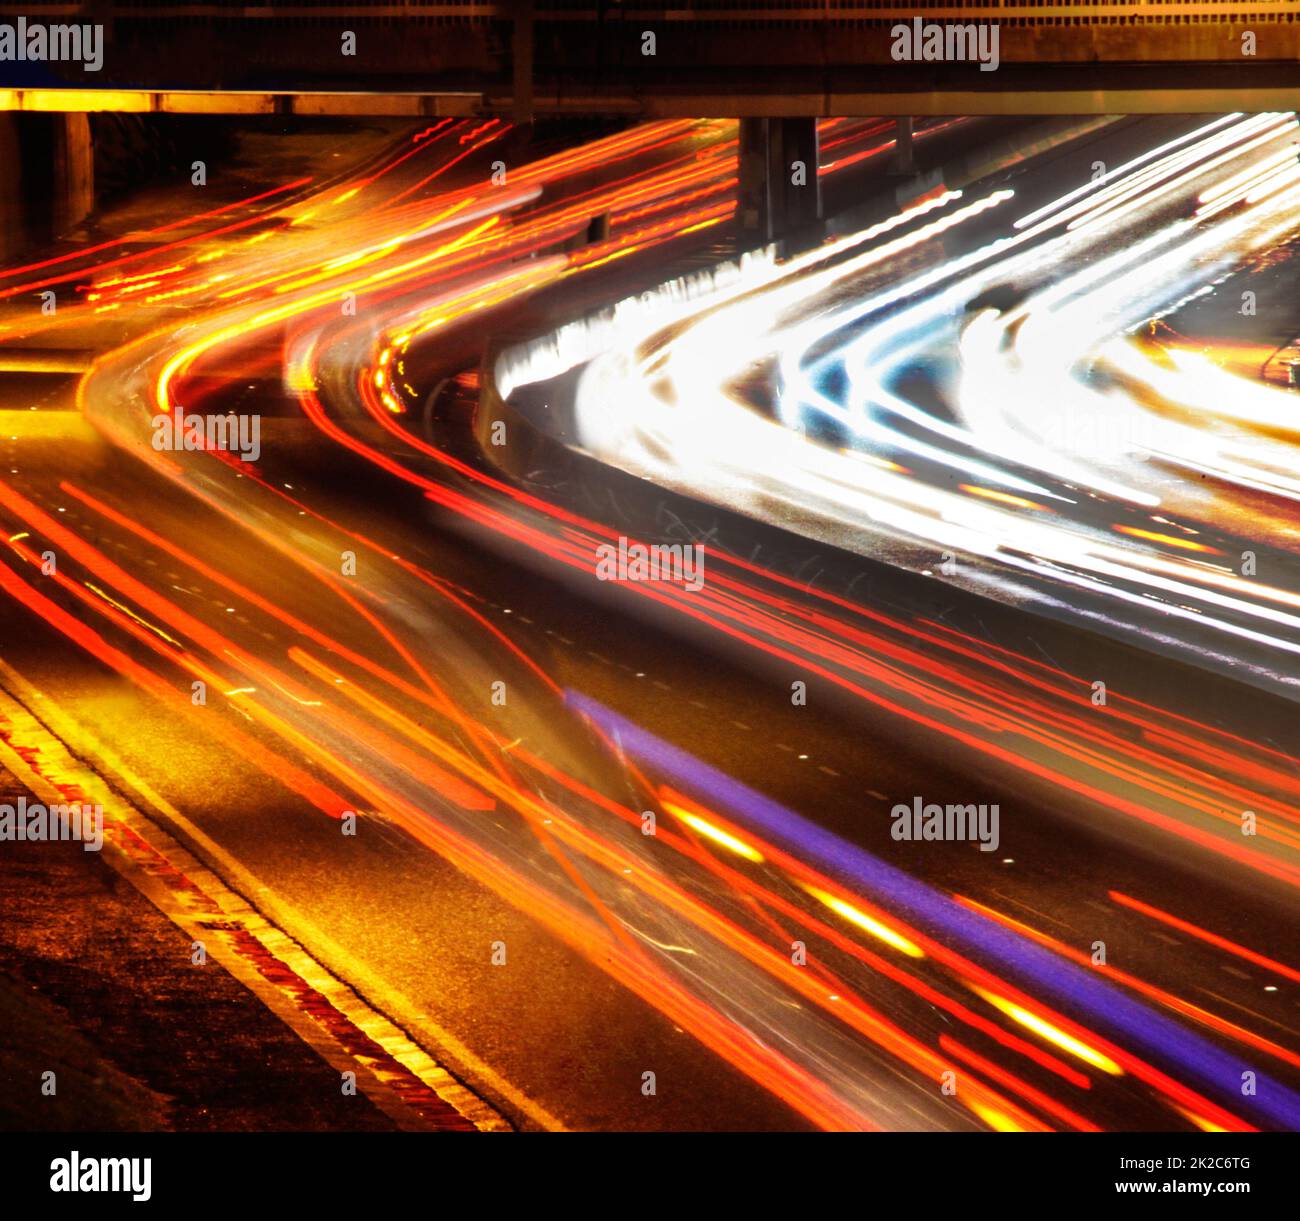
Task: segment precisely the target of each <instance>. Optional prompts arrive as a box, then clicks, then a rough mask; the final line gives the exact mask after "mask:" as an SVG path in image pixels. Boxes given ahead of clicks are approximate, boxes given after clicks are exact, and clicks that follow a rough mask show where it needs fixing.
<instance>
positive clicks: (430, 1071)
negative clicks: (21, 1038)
mask: <svg viewBox="0 0 1300 1221" xmlns="http://www.w3.org/2000/svg"><path fill="white" fill-rule="evenodd" d="M0 683H2V684H3V685H2V686H0V723H3V722H6V721H7V722H8V723H9V724H11V725H15V726H21V728H22V730H23V733H24V738H25V739H28V738H30V740H31V742H32V743H34V744H36V745H37V746H38V748H39V749H38V752H37V754H38V757H39V758H43V759H49V760H51V761H52V762H53V763H55V764H56V765H57V767H56V771H57V774H59V775H66V776H68V777H71V778H75V780H74V781H73V783H75V785H76V787H77V788H78V789H80V790H81V792H82V793H84V794H85V799H86V800H89V801H91V802H92V803H95V804H101V805H103V806H104V808H105V816H104V845H105V851H104V859H105V861H106V863H108V864H110V865H111V866H112V867H113V868H114V869H115V870H116V871H117V872H118V873H120V874H121V875H122V876H123V877H124V878H126V879H127V880H128V881H130V882H131V883H132V885H134V886H135V887H136V888H137V889H138V890H139V891H140V892H141V893H142V894H143V895H144V896H145V897H146V898H148V899H149V900H150V901H151V902H152V903H153V904H154V905H155V906H156V907H157V908H158V909H159V910H160V911H161V912H162V913H163V914H164V915H166V916H167V917H168V918H169V919H170V920H172V922H173V923H175V924H176V925H177V926H178V927H180V928H181V929H182V930H184V931H185V932H186V933H187V935H189V936H190V939H191V940H198V941H203V942H204V944H205V945H206V947H207V948H208V952H209V953H210V954H211V955H212V957H213V958H214V959H216V960H217V961H218V962H219V963H221V965H222V966H223V967H224V968H225V969H226V970H227V971H228V972H229V973H230V974H231V975H232V976H234V977H235V978H236V979H237V980H239V982H240V983H242V984H243V985H244V986H245V987H247V988H248V989H249V990H250V991H251V992H253V993H254V995H256V996H257V997H258V998H259V999H260V1000H261V1001H262V1002H263V1003H264V1004H265V1005H266V1006H267V1007H268V1008H269V1009H270V1010H271V1011H272V1012H273V1013H275V1014H276V1016H277V1017H279V1018H280V1019H281V1020H282V1021H284V1022H285V1023H286V1025H288V1026H289V1027H290V1028H291V1029H292V1030H293V1031H294V1032H295V1033H296V1034H297V1035H298V1036H299V1037H300V1038H301V1039H303V1041H304V1042H306V1043H307V1044H308V1046H310V1047H312V1048H313V1049H314V1050H315V1051H316V1052H317V1053H318V1054H319V1055H320V1056H321V1057H322V1058H323V1059H324V1060H325V1061H326V1062H327V1063H329V1064H330V1065H331V1066H332V1067H334V1068H336V1069H337V1070H339V1071H340V1072H342V1071H346V1070H351V1071H354V1072H356V1073H357V1081H358V1087H359V1088H360V1089H361V1090H362V1091H363V1092H364V1093H365V1094H366V1096H367V1097H368V1098H369V1099H370V1100H371V1101H372V1102H374V1103H375V1105H376V1106H378V1107H379V1108H380V1109H381V1110H383V1111H384V1112H385V1113H386V1114H387V1115H389V1117H390V1118H391V1119H393V1121H394V1122H395V1123H396V1124H397V1125H398V1126H399V1127H402V1128H407V1129H411V1130H416V1131H428V1130H444V1129H447V1128H450V1127H456V1126H472V1127H474V1128H477V1129H478V1130H480V1131H489V1132H490V1131H509V1130H510V1127H511V1125H510V1124H509V1122H508V1121H507V1120H506V1119H505V1118H504V1116H502V1115H501V1113H500V1112H498V1111H497V1110H496V1109H494V1108H493V1107H492V1106H491V1105H490V1104H489V1103H488V1102H486V1101H485V1100H484V1099H482V1098H480V1097H479V1096H478V1095H477V1094H475V1093H473V1092H472V1091H471V1090H469V1089H468V1088H467V1087H466V1086H465V1085H463V1084H462V1083H461V1082H460V1081H458V1080H457V1079H456V1078H455V1077H454V1076H452V1075H451V1073H450V1072H448V1071H447V1069H446V1068H444V1067H443V1066H442V1065H441V1064H440V1063H439V1062H438V1061H437V1060H435V1059H434V1058H433V1057H432V1056H431V1055H430V1054H429V1053H428V1052H427V1051H426V1050H425V1049H424V1048H423V1047H422V1046H420V1044H418V1043H416V1042H415V1041H414V1040H412V1039H411V1038H410V1037H409V1036H408V1035H407V1034H406V1033H405V1031H404V1030H403V1029H402V1028H401V1027H400V1026H398V1025H396V1024H395V1023H394V1022H392V1021H390V1020H389V1018H387V1017H386V1016H385V1015H384V1014H383V1013H381V1012H379V1011H378V1010H377V1009H375V1008H373V1007H372V1006H371V1005H370V1004H368V1003H367V1002H366V1001H365V1000H363V999H362V997H361V996H360V995H359V994H358V993H357V992H356V991H354V990H353V989H352V988H351V987H349V986H348V985H347V984H345V983H343V982H342V980H341V979H340V978H339V977H338V976H336V975H334V974H333V973H331V972H330V971H329V970H328V969H327V968H326V967H324V966H323V965H322V963H321V961H320V960H319V959H318V958H316V957H315V956H313V955H312V954H310V953H309V952H308V950H307V948H306V944H313V945H317V946H323V947H327V951H328V954H327V956H328V957H329V958H330V960H331V961H333V962H335V963H336V964H339V967H340V971H341V972H342V973H343V974H346V975H347V976H349V977H351V978H353V979H356V980H358V981H359V984H360V986H361V987H362V988H364V989H365V990H366V991H367V992H368V993H370V994H372V995H376V996H378V997H379V1001H380V1003H382V1004H384V1005H385V1007H386V1008H388V1009H389V1010H390V1011H391V1012H394V1013H397V1014H400V1015H403V1016H402V1020H403V1021H404V1022H406V1024H408V1025H410V1026H412V1027H414V1028H415V1029H416V1030H417V1031H420V1032H422V1033H425V1034H426V1037H429V1036H432V1037H430V1042H431V1043H432V1044H433V1045H434V1046H436V1047H438V1048H439V1050H440V1054H443V1055H444V1058H448V1059H452V1060H455V1061H456V1062H457V1063H458V1064H460V1065H462V1066H463V1067H464V1070H465V1071H466V1072H467V1073H468V1074H469V1075H472V1076H475V1077H476V1078H477V1079H478V1080H480V1081H482V1082H483V1084H484V1085H485V1087H486V1088H487V1089H488V1090H489V1091H492V1092H494V1093H496V1094H497V1095H498V1096H499V1097H501V1098H503V1099H505V1100H506V1101H507V1102H508V1103H509V1104H510V1105H512V1106H514V1107H515V1108H517V1110H518V1111H519V1112H520V1113H521V1114H524V1115H526V1116H527V1117H528V1118H529V1119H530V1120H532V1121H533V1122H534V1123H536V1124H537V1125H538V1126H540V1127H546V1128H551V1129H560V1128H562V1127H563V1124H561V1123H560V1121H559V1120H557V1119H556V1118H555V1117H554V1116H552V1115H550V1114H549V1112H547V1111H546V1110H545V1109H544V1108H542V1107H541V1106H539V1105H538V1104H537V1103H535V1102H533V1101H532V1100H531V1099H529V1098H527V1097H526V1096H525V1095H523V1094H522V1093H521V1092H520V1091H518V1090H516V1089H515V1088H514V1087H513V1086H511V1085H510V1084H509V1083H508V1082H506V1081H505V1080H504V1079H503V1078H501V1077H500V1076H499V1075H498V1074H497V1073H495V1072H494V1071H493V1070H492V1069H491V1068H489V1067H488V1065H486V1064H485V1063H483V1062H482V1061H480V1060H479V1059H478V1057H477V1056H475V1055H474V1054H473V1052H471V1051H470V1050H469V1049H468V1048H466V1047H464V1046H463V1045H462V1044H461V1043H460V1042H459V1040H457V1039H456V1038H455V1037H454V1036H453V1035H451V1034H450V1033H449V1032H447V1031H444V1030H442V1029H441V1028H440V1027H439V1026H438V1025H437V1024H436V1023H434V1022H433V1021H432V1020H430V1019H429V1018H428V1017H427V1015H425V1014H423V1013H421V1012H420V1010H419V1009H418V1007H417V1006H415V1005H414V1004H412V1003H411V1002H410V1001H408V1000H406V999H405V998H404V997H402V996H401V994H400V993H398V992H397V991H396V990H394V989H391V988H388V987H387V986H385V985H383V984H382V983H381V982H380V981H378V980H377V979H375V977H374V976H373V975H372V973H371V972H370V971H369V970H368V969H366V968H365V967H364V966H362V965H361V964H360V963H357V962H355V961H354V960H353V959H352V958H351V956H350V955H349V954H347V953H346V951H344V950H343V949H342V948H341V947H339V946H337V945H336V944H335V943H334V942H333V941H331V939H330V938H328V937H327V936H325V935H324V934H323V933H321V932H320V931H319V930H318V929H316V928H315V926H314V925H313V924H312V923H311V922H310V921H309V920H307V919H305V918H304V917H302V916H301V915H299V914H298V913H297V912H296V911H295V910H294V909H293V908H292V907H291V906H290V905H288V904H285V903H283V902H281V901H280V900H278V899H276V898H275V896H274V895H273V893H272V892H271V891H270V890H269V889H268V888H267V887H266V886H264V885H262V884H260V883H259V882H258V880H257V878H256V877H255V875H253V874H252V873H251V872H250V871H249V870H248V869H247V868H246V867H245V866H243V865H242V864H240V863H239V862H238V861H237V860H236V859H235V858H234V857H232V856H231V855H230V854H229V853H227V852H226V851H225V850H224V849H223V848H221V847H220V845H218V844H216V843H215V842H214V841H213V840H212V839H211V838H210V837H208V836H207V835H205V834H204V833H203V832H202V831H201V830H200V829H199V828H198V827H197V826H195V825H194V824H193V823H192V822H190V821H189V820H188V819H187V818H186V817H185V816H184V815H183V814H181V813H180V811H179V810H177V809H176V808H175V807H174V806H172V805H171V804H170V803H169V802H168V801H167V800H166V799H165V798H163V797H162V796H160V795H159V794H157V793H155V792H154V791H153V790H152V789H151V788H150V787H149V785H148V783H147V782H146V781H144V780H143V779H141V778H140V777H138V776H136V775H135V774H134V773H133V772H132V771H131V769H130V768H129V767H127V765H126V764H125V763H124V762H123V761H122V760H121V759H120V758H119V757H118V756H117V755H116V754H115V753H114V752H113V751H112V750H111V749H110V748H108V747H107V746H105V745H104V744H103V743H102V742H100V741H98V740H97V739H96V738H95V737H94V736H93V735H92V734H90V733H89V732H87V731H86V730H85V729H84V728H82V727H81V726H80V725H79V724H78V723H77V722H76V721H75V720H74V719H73V718H71V717H70V716H69V715H68V714H67V713H65V712H64V711H63V710H62V709H60V708H59V706H58V705H57V704H56V703H55V702H54V701H53V700H52V699H50V697H49V696H47V695H45V694H44V693H42V692H39V691H37V690H36V689H35V688H34V687H32V686H31V684H29V683H28V682H27V680H26V679H24V678H23V677H22V676H21V675H20V674H19V673H18V672H17V671H15V670H13V668H12V667H10V666H9V665H8V664H6V663H5V662H3V661H0ZM34 708H39V709H40V715H39V716H38V715H37V714H36V713H35V712H34V711H33V709H34ZM65 737H67V738H71V740H73V741H76V742H78V743H79V744H84V745H85V746H87V747H89V749H90V753H91V754H93V755H94V756H95V758H96V761H97V763H98V764H99V765H100V766H101V767H103V768H104V771H105V773H106V774H107V775H110V776H112V777H113V778H114V780H115V781H117V782H118V783H119V786H120V788H121V789H122V790H123V791H118V790H117V789H115V788H112V787H110V786H109V784H108V783H107V782H106V781H105V780H103V779H101V777H100V775H99V773H98V772H96V771H93V770H91V769H90V768H89V767H87V766H86V765H85V764H83V763H82V762H81V761H80V760H78V759H76V758H74V757H73V756H72V755H71V754H70V753H69V752H68V750H67V749H66V748H65V747H64V745H63V738H65ZM25 744H26V743H25ZM0 762H2V763H3V764H4V765H5V766H6V767H7V768H8V769H9V770H10V771H11V772H12V773H13V774H14V775H15V776H16V777H17V778H18V779H19V780H21V781H22V783H24V784H26V785H27V786H28V787H29V788H30V789H31V790H32V792H33V793H35V794H36V795H37V796H38V797H40V798H41V800H42V801H45V802H47V803H53V802H64V801H68V800H70V799H71V800H75V798H69V797H67V796H65V795H63V794H62V793H61V792H60V791H59V789H58V787H57V785H56V784H55V782H53V781H52V780H50V779H49V778H48V777H46V776H44V775H42V774H41V773H40V772H37V771H35V770H34V769H33V767H32V765H31V764H30V763H29V762H28V761H27V760H25V759H24V758H23V756H22V755H20V754H18V753H17V752H16V751H15V750H13V749H12V748H11V747H10V746H9V745H8V744H7V743H6V742H5V741H4V740H3V739H0ZM127 797H130V798H131V799H136V800H140V802H141V804H143V805H145V806H148V807H152V808H153V809H154V810H156V811H157V812H158V813H159V814H161V815H162V816H163V817H164V818H165V819H166V820H168V821H169V822H170V823H171V824H172V825H174V826H175V827H177V828H178V829H180V830H181V831H182V832H183V833H184V834H185V835H186V836H188V837H191V838H192V839H193V841H194V842H195V843H196V844H197V845H198V846H200V847H201V849H202V850H203V851H204V852H205V853H207V854H209V855H210V856H211V857H212V858H213V859H214V860H215V861H216V863H217V864H218V866H219V867H220V868H222V869H223V870H224V871H226V872H227V874H228V876H230V877H231V878H232V880H233V881H234V882H235V884H237V885H239V886H241V887H242V889H243V890H244V891H245V893H247V894H251V895H256V896H257V901H258V903H259V905H261V906H262V907H263V908H264V909H265V910H266V912H267V915H266V916H264V915H263V914H262V913H261V912H259V911H258V910H256V909H255V908H253V907H252V906H251V905H250V903H249V902H248V901H246V900H245V898H244V897H243V895H241V894H239V893H236V892H235V891H234V890H232V889H231V888H230V887H228V886H227V885H226V884H225V883H224V882H223V881H222V880H221V879H219V878H218V877H217V876H216V874H214V873H213V872H211V870H209V869H208V868H207V867H206V866H204V865H203V864H202V863H201V862H200V861H199V860H198V858H197V857H195V856H193V855H192V854H191V853H190V852H189V851H188V850H187V849H186V848H184V847H183V846H182V845H181V844H180V843H179V842H178V841H177V840H175V839H174V838H173V837H172V836H171V835H170V834H169V833H168V832H167V831H166V830H164V829H163V827H162V826H160V825H159V824H158V822H156V821H154V820H153V819H151V818H149V817H148V816H147V815H145V814H144V813H142V812H141V810H140V809H139V808H137V806H136V805H135V804H134V803H133V800H128V799H127ZM110 810H111V811H112V817H110V816H109V814H108V811H110ZM268 916H269V918H268ZM272 921H274V923H272ZM290 928H291V929H294V930H295V931H296V937H290V936H289V935H288V934H287V933H286V932H285V931H284V930H285V929H290ZM268 974H270V975H272V976H274V977H275V979H276V982H271V980H270V979H268V978H267V976H268ZM407 1014H410V1015H412V1016H411V1019H410V1020H408V1019H407V1018H406V1017H405V1015H407Z"/></svg>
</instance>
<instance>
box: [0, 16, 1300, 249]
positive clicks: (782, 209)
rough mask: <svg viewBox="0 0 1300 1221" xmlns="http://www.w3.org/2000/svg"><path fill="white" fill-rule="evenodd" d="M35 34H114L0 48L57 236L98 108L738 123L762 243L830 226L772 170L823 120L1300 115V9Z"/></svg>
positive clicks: (1, 235)
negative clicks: (902, 38) (982, 46)
mask: <svg viewBox="0 0 1300 1221" xmlns="http://www.w3.org/2000/svg"><path fill="white" fill-rule="evenodd" d="M917 18H920V19H921V21H922V22H923V23H925V24H926V25H927V26H928V25H930V24H936V23H937V24H939V25H940V26H941V27H943V28H945V29H948V28H951V27H956V26H969V27H974V28H976V29H978V28H984V29H985V30H996V38H997V56H996V60H997V62H996V68H995V70H986V69H988V68H989V67H990V64H988V63H987V62H986V63H983V64H981V63H980V62H977V60H976V59H974V58H972V57H971V56H966V57H964V58H962V57H958V58H955V59H954V58H949V57H945V58H940V59H926V58H924V57H921V58H915V59H911V60H908V59H903V60H900V59H899V58H897V52H898V40H897V30H898V28H899V27H900V26H904V27H906V26H908V25H910V24H911V23H912V22H913V21H914V20H915V19H917ZM20 19H21V20H22V21H24V22H26V23H27V24H28V26H31V25H33V24H42V23H44V24H45V25H46V26H47V27H48V26H54V25H83V26H88V27H91V28H96V29H98V30H99V31H100V33H101V34H102V39H103V56H102V63H101V64H99V65H98V69H97V70H94V71H91V70H88V66H87V64H85V63H78V62H47V61H45V60H41V59H35V58H33V57H27V58H25V59H19V58H15V57H13V56H11V55H5V54H4V52H3V49H2V48H3V46H4V45H5V44H4V43H3V41H0V157H3V158H4V159H5V160H6V161H7V162H8V163H9V164H11V165H19V166H21V168H22V174H23V175H24V177H25V178H26V179H27V180H28V181H27V184H26V187H25V188H24V189H25V190H27V192H28V194H29V195H30V194H31V191H32V187H33V179H36V180H39V185H40V186H41V190H42V192H43V193H44V194H45V195H47V196H48V200H49V219H50V223H51V225H52V227H53V231H54V232H59V231H62V230H64V229H66V228H68V227H70V226H71V225H73V224H75V223H77V221H79V220H80V219H81V218H82V217H83V216H84V215H85V214H86V212H87V211H88V210H89V209H90V208H91V207H92V206H93V201H94V177H93V172H92V170H93V150H92V146H91V127H90V124H89V123H88V122H87V117H86V116H88V115H91V114H95V113H97V112H105V111H111V112H116V113H126V114H168V115H215V114H228V115H298V116H312V117H327V116H347V115H355V116H389V117H402V116H410V117H411V118H420V117H438V116H446V115H455V116H471V115H483V116H498V117H505V118H510V119H512V120H513V121H515V122H524V123H527V122H530V121H532V119H533V118H534V117H537V116H550V115H566V114H606V115H625V116H628V117H629V118H661V117H679V116H720V117H733V118H740V119H742V120H746V122H745V125H744V128H743V130H742V147H743V148H744V149H745V150H746V151H745V155H744V156H743V157H742V191H741V194H742V201H745V205H744V206H743V207H742V212H743V213H745V214H747V215H752V216H756V217H758V218H759V219H758V220H757V221H756V225H757V229H756V230H755V232H756V234H759V235H761V234H763V233H768V234H771V233H773V232H780V231H781V230H783V229H791V228H798V227H800V226H801V225H803V224H805V223H806V222H807V221H808V220H809V216H807V215H805V214H804V213H805V211H807V209H808V207H809V200H808V197H807V196H800V197H799V199H800V201H801V202H799V203H798V204H797V205H796V204H794V203H793V202H787V203H783V202H782V196H781V191H780V189H779V180H778V177H777V176H776V173H775V170H774V169H773V168H772V167H779V166H781V165H782V164H783V163H784V162H785V161H788V160H789V159H790V158H789V157H788V156H787V155H786V154H787V152H788V151H789V150H790V149H796V150H799V151H800V152H801V153H802V154H803V155H804V157H805V159H806V156H807V154H808V152H809V150H810V149H811V150H815V133H814V132H813V129H812V126H811V122H810V120H811V119H813V118H815V117H819V116H826V117H829V116H835V115H854V114H870V115H882V114H883V115H896V116H899V118H900V122H905V120H906V119H907V118H908V117H909V116H916V115H927V114H940V115H947V114H975V115H978V114H988V115H998V114H1005V115H1022V114H1045V115H1105V114H1133V113H1149V112H1161V111H1163V112H1167V113H1192V112H1218V111H1222V110H1224V109H1226V108H1232V109H1245V110H1292V109H1300V71H1298V70H1297V64H1298V63H1300V2H1297V0H1075V2H1073V3H1056V2H1053V0H1043V2H1041V3H1038V2H1036V0H974V2H972V3H965V4H962V3H952V2H950V0H915V3H913V4H911V5H908V6H903V5H900V4H898V3H897V2H896V0H676V2H675V3H670V4H658V5H656V4H647V3H643V2H641V0H595V2H594V3H593V2H588V3H582V2H580V0H503V2H500V3H483V2H480V0H400V2H393V0H353V2H352V3H350V4H322V3H319V2H318V0H251V2H249V3H244V2H240V3H231V2H229V0H207V2H203V0H200V2H198V3H193V4H188V3H171V2H170V0H85V2H81V3H78V2H63V0H59V2H53V3H50V2H46V3H42V2H39V0H38V2H34V3H30V4H9V3H0V37H2V36H3V31H4V28H5V27H6V26H10V27H12V28H13V29H14V30H15V31H17V30H18V28H19V22H20ZM794 120H803V122H800V123H794V122H793V121H794ZM900 132H901V133H904V134H905V132H906V127H905V126H900ZM810 141H811V143H810ZM763 167H767V168H763ZM13 179H14V176H13V175H9V176H5V177H4V178H0V221H2V222H5V223H3V224H0V249H2V248H3V246H4V245H5V230H6V229H7V228H11V227H12V226H11V225H10V224H9V220H11V218H13V217H14V216H15V215H18V214H19V212H20V210H21V200H18V199H17V196H16V192H17V191H18V190H19V187H18V185H17V184H16V183H15V182H14V181H13ZM46 188H48V189H46ZM813 203H814V208H815V201H813ZM792 208H793V209H794V210H793V211H791V209H792ZM16 209H18V210H19V211H16ZM30 210H31V209H30V205H29V206H28V211H29V212H30ZM8 245H9V246H10V247H12V245H13V239H11V240H10V241H9V242H8Z"/></svg>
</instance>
